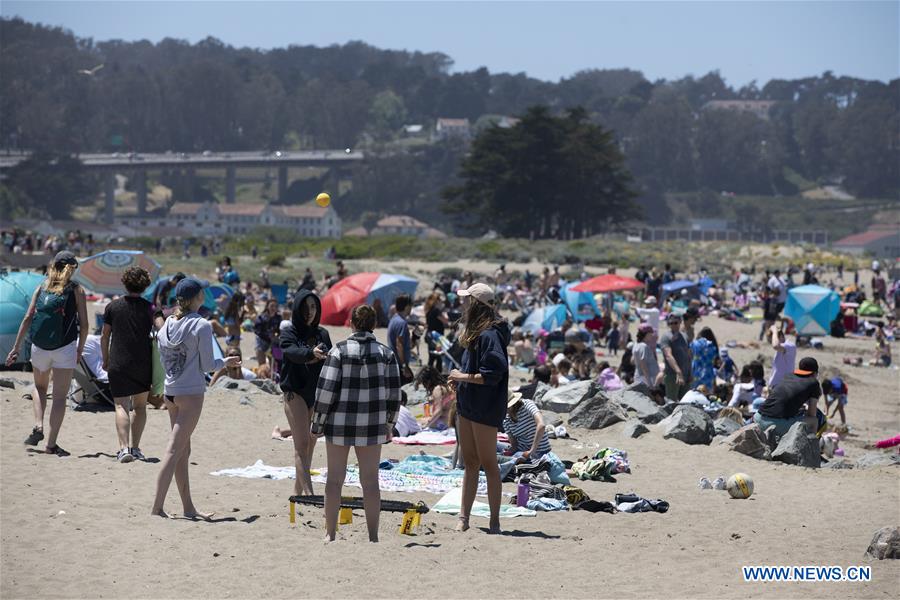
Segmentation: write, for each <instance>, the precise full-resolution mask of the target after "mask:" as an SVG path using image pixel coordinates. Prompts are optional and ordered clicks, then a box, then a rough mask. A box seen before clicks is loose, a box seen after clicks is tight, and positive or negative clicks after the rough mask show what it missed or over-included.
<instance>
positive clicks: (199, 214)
mask: <svg viewBox="0 0 900 600" xmlns="http://www.w3.org/2000/svg"><path fill="white" fill-rule="evenodd" d="M116 222H117V223H118V224H119V225H125V226H128V227H132V228H134V229H135V230H138V231H140V230H142V229H148V228H160V227H161V228H165V229H168V230H170V231H171V233H172V235H224V234H235V233H237V234H240V233H250V232H251V231H253V230H254V229H256V228H257V227H282V228H285V229H291V230H293V231H295V232H296V233H297V235H299V236H302V237H313V238H340V237H341V218H340V217H339V216H338V214H337V212H336V211H335V210H334V207H333V206H331V205H329V206H326V207H324V208H323V207H321V206H319V205H318V204H316V203H315V202H309V203H307V204H301V205H290V206H286V205H275V204H218V203H215V202H178V203H176V204H175V205H174V206H172V208H171V209H170V210H169V214H168V215H167V216H165V217H152V216H140V217H139V216H128V217H121V218H119V219H116Z"/></svg>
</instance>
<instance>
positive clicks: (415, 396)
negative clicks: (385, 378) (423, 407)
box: [400, 383, 428, 406]
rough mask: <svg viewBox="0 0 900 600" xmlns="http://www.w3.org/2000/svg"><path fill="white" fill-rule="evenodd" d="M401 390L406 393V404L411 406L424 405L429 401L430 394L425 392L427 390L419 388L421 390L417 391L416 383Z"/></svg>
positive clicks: (408, 384)
mask: <svg viewBox="0 0 900 600" xmlns="http://www.w3.org/2000/svg"><path fill="white" fill-rule="evenodd" d="M400 389H401V390H402V391H404V392H406V403H407V404H408V405H410V406H413V405H415V404H422V403H423V402H425V401H427V400H428V392H426V391H425V388H423V387H422V386H419V389H416V384H415V383H407V384H406V385H404V386H403V387H401V388H400Z"/></svg>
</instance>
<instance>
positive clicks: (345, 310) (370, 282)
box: [321, 273, 419, 325]
mask: <svg viewBox="0 0 900 600" xmlns="http://www.w3.org/2000/svg"><path fill="white" fill-rule="evenodd" d="M418 285H419V282H418V281H417V280H415V279H413V278H412V277H407V276H405V275H397V274H394V273H356V274H354V275H350V276H349V277H345V278H344V279H341V280H340V281H338V282H337V283H336V284H334V285H333V286H331V289H329V290H328V291H327V292H326V293H325V296H323V297H322V320H321V323H322V324H323V325H346V324H347V323H349V322H350V311H352V310H353V309H354V308H356V307H357V306H360V305H361V304H370V305H375V304H376V302H377V303H378V304H380V308H381V310H382V311H383V313H384V314H387V312H388V308H389V307H390V306H391V304H393V303H394V299H395V298H397V296H399V295H400V294H409V296H410V297H412V296H414V295H415V293H416V287H418Z"/></svg>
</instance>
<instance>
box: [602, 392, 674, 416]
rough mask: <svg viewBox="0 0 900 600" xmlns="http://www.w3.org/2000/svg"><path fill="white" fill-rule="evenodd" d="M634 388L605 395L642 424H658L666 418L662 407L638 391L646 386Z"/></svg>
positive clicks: (666, 413)
mask: <svg viewBox="0 0 900 600" xmlns="http://www.w3.org/2000/svg"><path fill="white" fill-rule="evenodd" d="M634 388H635V386H632V388H626V389H621V390H616V391H614V392H607V393H606V395H607V396H608V397H609V399H610V400H615V401H616V402H618V403H619V404H621V405H622V406H624V407H625V410H627V411H628V412H630V413H634V416H636V417H637V418H638V420H639V421H641V422H642V423H649V424H652V423H659V422H660V421H662V420H663V419H665V418H666V416H667V415H668V414H669V413H668V412H666V411H665V410H664V409H663V407H662V406H660V405H659V404H657V403H656V402H654V401H653V400H651V399H650V397H649V396H647V395H645V394H642V393H641V392H640V391H638V390H640V389H646V386H644V385H638V386H636V388H637V389H634Z"/></svg>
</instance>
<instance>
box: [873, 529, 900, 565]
mask: <svg viewBox="0 0 900 600" xmlns="http://www.w3.org/2000/svg"><path fill="white" fill-rule="evenodd" d="M866 556H871V557H873V558H877V559H878V560H884V559H885V558H900V528H898V527H882V528H881V529H879V530H878V531H876V532H875V537H873V538H872V543H871V544H869V547H868V548H866Z"/></svg>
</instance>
